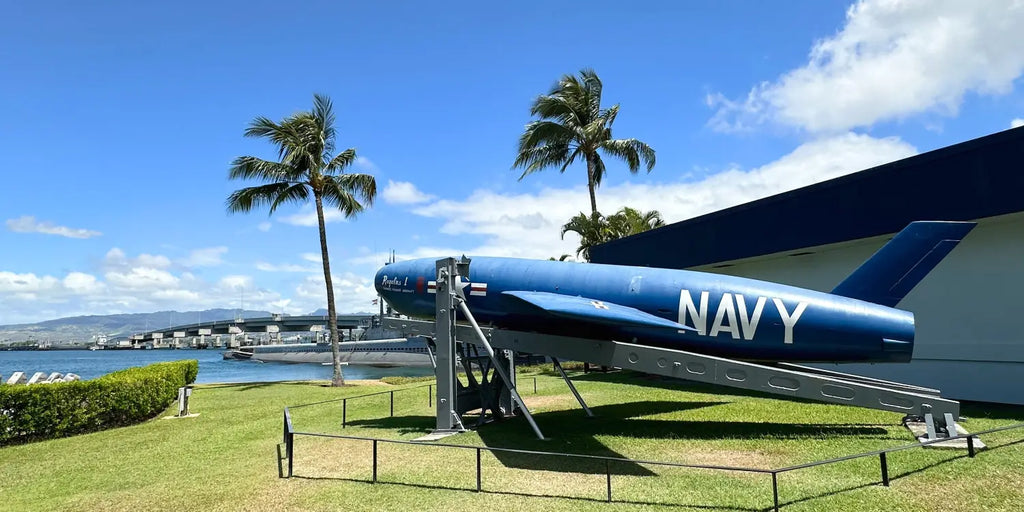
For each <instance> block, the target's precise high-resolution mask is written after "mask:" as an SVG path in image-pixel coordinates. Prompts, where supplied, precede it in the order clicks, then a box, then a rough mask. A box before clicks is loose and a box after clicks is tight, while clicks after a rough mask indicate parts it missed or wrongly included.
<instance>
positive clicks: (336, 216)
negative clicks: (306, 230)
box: [281, 206, 345, 227]
mask: <svg viewBox="0 0 1024 512" xmlns="http://www.w3.org/2000/svg"><path fill="white" fill-rule="evenodd" d="M343 220H345V216H344V215H342V213H341V211H339V210H337V209H335V208H324V223H325V224H326V223H330V222H338V221H343ZM281 222H284V223H285V224H291V225H293V226H304V227H314V226H317V225H319V223H318V221H317V218H316V209H314V208H313V207H311V206H310V207H304V208H302V211H300V212H299V213H295V214H292V215H287V216H285V217H282V218H281Z"/></svg>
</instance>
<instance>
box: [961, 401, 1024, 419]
mask: <svg viewBox="0 0 1024 512" xmlns="http://www.w3.org/2000/svg"><path fill="white" fill-rule="evenodd" d="M960 414H961V415H962V416H966V417H968V418H977V419H982V418H984V419H990V420H1011V421H1015V422H1024V406H1020V405H1008V404H995V403H988V402H960Z"/></svg>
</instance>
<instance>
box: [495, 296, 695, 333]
mask: <svg viewBox="0 0 1024 512" xmlns="http://www.w3.org/2000/svg"><path fill="white" fill-rule="evenodd" d="M501 294H502V295H505V296H507V297H511V298H513V299H515V300H517V301H520V302H522V303H524V304H528V305H530V306H533V307H535V308H537V309H538V310H540V311H543V312H545V313H548V314H550V315H553V316H557V317H562V318H566V319H569V320H576V321H581V322H592V323H597V324H607V325H628V326H633V327H651V328H656V329H659V328H660V329H671V330H675V331H695V329H694V328H692V327H688V326H685V325H682V324H680V323H678V322H674V321H672V320H667V319H665V318H661V317H660V316H654V315H652V314H649V313H644V312H643V311H640V310H639V309H636V308H631V307H628V306H621V305H619V304H615V303H612V302H605V301H600V300H597V299H591V298H587V297H570V296H568V295H561V294H557V293H548V292H526V291H518V290H517V291H508V292H501Z"/></svg>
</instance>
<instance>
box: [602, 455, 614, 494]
mask: <svg viewBox="0 0 1024 512" xmlns="http://www.w3.org/2000/svg"><path fill="white" fill-rule="evenodd" d="M604 476H605V482H607V484H608V503H611V502H612V470H611V462H610V461H609V460H608V459H605V460H604Z"/></svg>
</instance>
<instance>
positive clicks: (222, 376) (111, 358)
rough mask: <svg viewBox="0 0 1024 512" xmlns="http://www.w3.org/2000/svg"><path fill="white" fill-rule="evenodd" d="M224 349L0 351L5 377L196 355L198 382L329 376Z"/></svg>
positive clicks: (327, 370)
mask: <svg viewBox="0 0 1024 512" xmlns="http://www.w3.org/2000/svg"><path fill="white" fill-rule="evenodd" d="M222 352H223V351H221V350H94V351H89V350H45V351H0V375H2V376H3V379H4V381H5V382H6V380H7V379H8V378H9V377H10V376H11V374H12V373H14V372H18V371H20V372H25V373H26V374H27V376H28V377H31V376H32V374H33V373H35V372H46V373H51V372H60V373H75V374H78V375H79V376H80V377H82V378H83V379H94V378H96V377H99V376H101V375H105V374H107V373H110V372H112V371H116V370H121V369H124V368H130V367H132V366H145V365H147V364H150V363H155V362H159V361H176V360H179V359H197V360H198V361H199V376H198V377H197V378H196V382H200V383H204V382H272V381H280V380H324V379H330V378H331V373H332V369H331V366H324V365H318V364H308V363H302V364H289V363H260V362H258V361H238V360H224V358H223V357H222V355H221V354H222ZM343 371H344V373H345V378H346V379H378V378H381V377H385V376H388V375H409V376H413V375H430V374H431V370H430V369H429V368H373V367H369V366H345V367H343Z"/></svg>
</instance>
